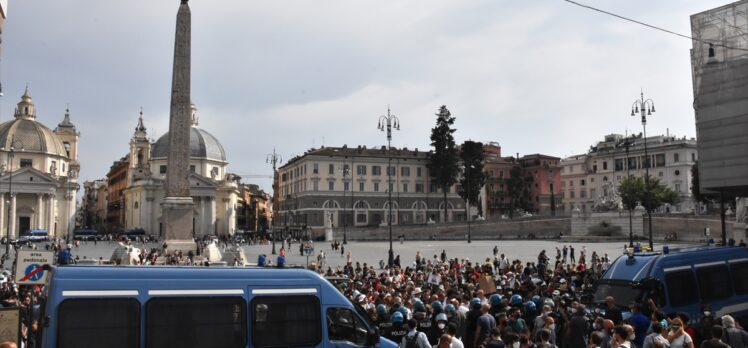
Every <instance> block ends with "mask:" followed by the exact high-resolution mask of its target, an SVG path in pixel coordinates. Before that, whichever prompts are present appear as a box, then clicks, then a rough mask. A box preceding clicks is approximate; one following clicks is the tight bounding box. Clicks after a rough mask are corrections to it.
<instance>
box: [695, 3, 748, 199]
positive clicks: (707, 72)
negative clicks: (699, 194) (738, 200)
mask: <svg viewBox="0 0 748 348" xmlns="http://www.w3.org/2000/svg"><path fill="white" fill-rule="evenodd" d="M691 34H692V37H693V38H694V40H693V49H692V50H691V62H692V78H693V94H694V103H693V106H694V110H695V111H696V133H697V139H698V143H697V147H698V153H699V182H700V187H701V188H702V189H707V190H711V191H716V192H724V193H729V194H731V195H738V196H748V0H742V1H738V2H734V3H732V4H729V5H725V6H722V7H718V8H715V9H711V10H708V11H704V12H701V13H697V14H694V15H692V16H691Z"/></svg>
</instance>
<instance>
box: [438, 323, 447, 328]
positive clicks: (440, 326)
mask: <svg viewBox="0 0 748 348" xmlns="http://www.w3.org/2000/svg"><path fill="white" fill-rule="evenodd" d="M436 326H438V327H439V330H444V328H445V327H446V326H447V325H445V324H444V323H439V324H436Z"/></svg>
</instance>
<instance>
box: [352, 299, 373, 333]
mask: <svg viewBox="0 0 748 348" xmlns="http://www.w3.org/2000/svg"><path fill="white" fill-rule="evenodd" d="M351 303H352V304H353V307H354V308H356V312H357V313H358V315H359V316H360V317H361V319H363V320H364V321H365V322H366V326H367V327H368V328H369V329H371V328H374V327H377V325H376V324H374V322H373V321H372V320H371V317H370V316H369V314H368V313H366V310H365V309H364V307H361V305H360V304H358V303H355V301H351Z"/></svg>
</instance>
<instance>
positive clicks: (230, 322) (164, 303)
mask: <svg viewBox="0 0 748 348" xmlns="http://www.w3.org/2000/svg"><path fill="white" fill-rule="evenodd" d="M245 307H246V302H245V301H244V299H243V298H241V297H164V298H160V297H158V298H152V299H151V300H149V301H148V304H147V306H146V319H145V320H146V327H145V333H146V347H149V348H155V347H245V346H246V344H247V343H246V337H247V324H246V314H245V313H246V312H245Z"/></svg>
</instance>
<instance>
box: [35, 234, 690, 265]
mask: <svg viewBox="0 0 748 348" xmlns="http://www.w3.org/2000/svg"><path fill="white" fill-rule="evenodd" d="M642 244H646V242H642ZM564 245H567V246H569V245H573V246H574V249H575V253H576V257H577V258H579V255H580V252H581V251H582V247H585V246H586V248H587V253H588V255H591V254H592V252H593V251H596V252H597V253H598V254H599V255H600V256H603V255H605V254H606V253H607V254H608V256H610V257H611V258H613V259H615V258H616V257H618V256H620V255H621V254H622V252H623V247H624V243H623V242H602V243H561V242H560V241H558V240H533V241H530V240H506V241H485V240H481V241H473V242H472V243H470V244H468V243H467V242H465V241H405V242H404V243H403V244H400V242H399V241H393V245H392V246H393V249H394V253H395V256H397V255H400V259H401V264H402V265H403V267H404V266H406V265H408V264H412V263H413V261H414V260H415V255H416V252H418V251H420V252H421V256H422V257H427V258H433V257H434V255H437V256H438V255H440V254H441V252H442V250H446V252H447V257H449V258H455V257H458V258H460V259H464V258H469V259H470V260H471V261H476V260H481V261H483V260H485V259H486V257H492V256H493V248H494V246H498V249H499V254H502V253H503V254H505V255H506V256H507V257H508V258H510V259H511V260H515V259H519V260H522V261H524V262H528V261H536V260H537V255H538V253H539V252H540V251H541V250H546V253H547V255H548V256H549V257H550V258H551V259H553V258H554V257H555V255H556V247H558V248H563V246H564ZM663 245H668V246H670V248H671V249H672V248H677V247H681V246H687V245H689V244H683V243H680V244H659V243H658V244H655V248H656V249H661V248H662V246H663ZM37 247H38V248H43V247H44V244H37ZM114 247H115V243H114V242H97V243H96V244H94V242H81V244H80V247H78V248H76V247H73V250H72V254H73V257H76V256H78V257H79V258H80V259H84V258H86V259H99V257H101V258H103V259H104V260H108V259H109V258H110V257H111V256H112V251H113V250H114ZM135 247H138V248H143V247H145V248H147V249H151V248H160V247H161V245H160V244H159V243H148V244H146V245H143V244H138V243H136V244H135ZM314 247H315V250H314V256H310V257H309V262H312V261H316V255H317V254H319V252H320V250H321V251H323V252H324V253H325V254H326V258H327V263H326V264H327V265H330V266H333V267H334V266H343V265H344V264H345V262H346V255H347V254H348V252H350V253H351V257H352V259H353V261H354V262H357V261H358V262H362V263H363V262H366V263H367V264H370V265H371V264H373V265H375V267H377V266H378V265H379V260H384V261H385V262H386V261H387V250H388V242H348V244H346V245H344V246H343V247H344V251H345V254H346V255H341V253H340V251H337V252H333V251H332V248H331V245H330V243H327V242H316V243H315V245H314ZM242 248H243V249H244V252H245V253H246V255H247V259H248V261H249V262H250V263H254V262H256V261H257V256H258V255H259V254H266V255H267V256H268V259H269V260H272V261H273V262H275V260H276V256H274V255H272V254H271V251H272V245H271V244H268V245H256V244H255V245H244V246H242ZM280 248H281V243H280V242H277V243H276V251H277V252H279V251H280ZM286 248H287V251H286V252H287V254H286V263H287V264H288V265H304V264H306V262H307V258H306V256H301V255H300V253H299V243H298V242H295V243H292V244H291V247H290V248H288V246H286ZM587 261H588V262H589V257H588V260H587Z"/></svg>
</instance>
